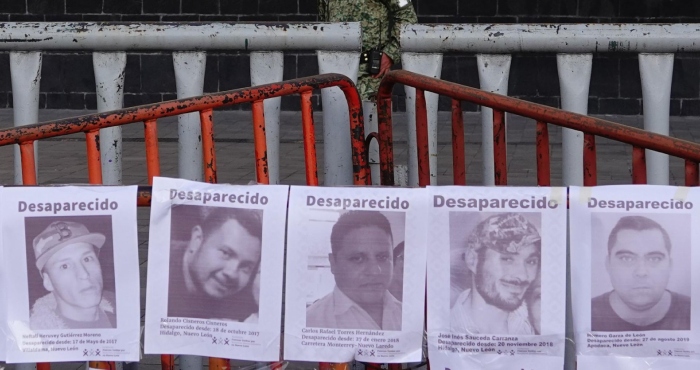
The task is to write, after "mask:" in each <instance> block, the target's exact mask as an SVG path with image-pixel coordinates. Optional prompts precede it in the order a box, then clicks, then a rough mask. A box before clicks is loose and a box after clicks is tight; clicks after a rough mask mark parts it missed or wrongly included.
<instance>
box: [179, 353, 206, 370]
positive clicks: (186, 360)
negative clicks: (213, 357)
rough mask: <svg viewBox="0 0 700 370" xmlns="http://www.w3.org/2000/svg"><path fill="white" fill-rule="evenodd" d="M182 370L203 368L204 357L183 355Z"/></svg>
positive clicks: (181, 357)
mask: <svg viewBox="0 0 700 370" xmlns="http://www.w3.org/2000/svg"><path fill="white" fill-rule="evenodd" d="M179 357H180V370H202V369H203V366H202V357H200V356H192V355H187V356H185V355H181V356H179Z"/></svg>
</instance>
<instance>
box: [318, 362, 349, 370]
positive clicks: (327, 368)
mask: <svg viewBox="0 0 700 370" xmlns="http://www.w3.org/2000/svg"><path fill="white" fill-rule="evenodd" d="M318 370H350V365H349V364H346V363H343V364H332V363H328V362H319V363H318Z"/></svg>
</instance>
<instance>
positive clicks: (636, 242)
mask: <svg viewBox="0 0 700 370" xmlns="http://www.w3.org/2000/svg"><path fill="white" fill-rule="evenodd" d="M607 247H608V255H607V258H606V260H605V268H606V270H607V272H608V275H609V276H610V283H611V284H612V287H613V290H612V291H610V292H607V293H605V294H602V295H600V296H598V297H595V298H593V300H592V301H591V329H592V330H593V331H644V330H690V298H689V297H687V296H684V295H682V294H678V293H676V292H672V291H671V290H669V289H668V282H669V278H670V276H671V271H672V269H673V260H672V258H671V250H672V248H671V247H672V246H671V238H670V237H669V235H668V232H667V231H666V230H665V229H664V228H663V227H662V226H661V225H660V224H659V223H658V222H656V221H654V220H652V219H650V218H647V217H644V216H625V217H622V218H620V220H619V221H618V222H617V224H616V225H615V227H614V228H613V229H612V231H611V232H610V236H609V238H608V245H607Z"/></svg>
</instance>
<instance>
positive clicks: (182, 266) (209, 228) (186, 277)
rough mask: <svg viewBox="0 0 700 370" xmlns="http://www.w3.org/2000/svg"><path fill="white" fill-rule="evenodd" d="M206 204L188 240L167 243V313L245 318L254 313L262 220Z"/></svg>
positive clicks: (256, 215) (247, 212)
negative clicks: (168, 247)
mask: <svg viewBox="0 0 700 370" xmlns="http://www.w3.org/2000/svg"><path fill="white" fill-rule="evenodd" d="M181 207H182V206H181ZM191 207H193V206H191ZM195 207H196V206H195ZM207 208H208V212H207V215H206V217H204V218H203V219H202V220H201V221H199V222H197V224H196V225H195V226H193V227H192V228H191V230H190V232H189V240H187V241H186V242H182V241H177V240H174V241H171V257H170V284H169V292H168V316H169V317H190V318H202V319H219V320H232V321H244V320H246V319H247V318H248V317H250V316H251V315H253V314H257V313H258V304H257V303H256V301H255V298H254V295H253V288H254V284H253V282H254V280H255V276H256V274H257V272H258V268H259V266H260V257H261V249H262V219H261V216H260V214H259V213H258V211H257V210H249V209H237V208H225V207H207ZM183 209H184V208H183ZM178 226H179V225H176V227H178Z"/></svg>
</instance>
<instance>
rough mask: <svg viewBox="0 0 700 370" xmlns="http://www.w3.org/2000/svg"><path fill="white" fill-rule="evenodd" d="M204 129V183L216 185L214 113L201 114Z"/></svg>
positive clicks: (207, 110) (209, 111)
mask: <svg viewBox="0 0 700 370" xmlns="http://www.w3.org/2000/svg"><path fill="white" fill-rule="evenodd" d="M199 121H200V122H201V127H202V153H203V155H202V159H203V161H204V181H205V182H210V183H213V184H214V183H216V151H215V150H214V111H213V110H212V109H205V110H203V111H200V112H199Z"/></svg>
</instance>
